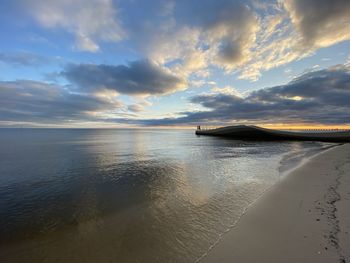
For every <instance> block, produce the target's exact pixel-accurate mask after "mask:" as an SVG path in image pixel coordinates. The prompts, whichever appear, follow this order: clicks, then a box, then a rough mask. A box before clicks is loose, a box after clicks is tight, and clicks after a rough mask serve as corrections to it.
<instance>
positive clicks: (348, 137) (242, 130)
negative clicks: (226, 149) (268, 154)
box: [195, 125, 350, 142]
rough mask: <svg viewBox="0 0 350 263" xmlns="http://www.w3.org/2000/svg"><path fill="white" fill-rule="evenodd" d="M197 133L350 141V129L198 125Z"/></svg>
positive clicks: (231, 136) (261, 137) (252, 137)
mask: <svg viewBox="0 0 350 263" xmlns="http://www.w3.org/2000/svg"><path fill="white" fill-rule="evenodd" d="M195 133H196V135H208V136H221V137H230V138H233V139H240V140H299V141H324V142H350V130H344V129H307V130H293V131H292V130H274V129H267V128H263V127H259V126H254V125H235V126H226V127H219V128H212V129H209V128H204V129H203V128H201V126H197V130H196V132H195Z"/></svg>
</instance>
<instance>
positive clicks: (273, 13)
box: [0, 0, 350, 127]
mask: <svg viewBox="0 0 350 263" xmlns="http://www.w3.org/2000/svg"><path fill="white" fill-rule="evenodd" d="M0 39H1V41H0V127H164V126H165V127H167V126H172V127H193V126H196V125H207V126H221V125H234V124H257V125H263V126H271V127H272V126H276V127H277V126H283V127H285V126H288V127H297V126H334V127H348V126H349V125H350V1H349V0H332V1H329V0H270V1H257V0H250V1H243V0H242V1H238V0H237V1H236V0H176V1H175V0H61V1H55V0H11V1H10V0H1V5H0Z"/></svg>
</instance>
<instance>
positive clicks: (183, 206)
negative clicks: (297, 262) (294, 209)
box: [0, 128, 334, 263]
mask: <svg viewBox="0 0 350 263" xmlns="http://www.w3.org/2000/svg"><path fill="white" fill-rule="evenodd" d="M332 146H334V144H330V143H321V142H297V141H268V142H259V141H242V140H233V139H225V138H219V137H209V136H197V135H195V133H194V130H188V129H187V130H180V129H20V128H18V129H12V128H10V129H0V260H1V262H36V263H38V262H200V260H201V258H202V257H203V255H205V254H206V253H208V251H209V250H210V249H211V248H212V247H213V246H215V244H217V243H218V242H220V239H221V237H222V236H223V235H225V233H226V232H228V231H230V230H232V229H233V228H234V226H235V224H236V223H237V221H238V220H239V218H240V216H241V215H242V214H243V213H244V212H245V210H246V209H248V207H249V206H250V205H251V204H252V203H253V202H254V201H255V200H257V199H258V198H259V197H260V196H261V195H262V194H263V193H264V192H265V191H267V190H268V189H269V188H270V187H271V186H273V185H274V184H276V183H277V182H278V181H279V180H283V178H284V177H285V176H288V175H287V174H288V171H290V170H291V169H294V168H295V167H297V166H298V165H299V164H300V163H302V162H305V160H307V159H308V158H310V157H311V156H313V155H315V154H317V153H319V152H321V151H323V150H325V149H328V148H329V147H332Z"/></svg>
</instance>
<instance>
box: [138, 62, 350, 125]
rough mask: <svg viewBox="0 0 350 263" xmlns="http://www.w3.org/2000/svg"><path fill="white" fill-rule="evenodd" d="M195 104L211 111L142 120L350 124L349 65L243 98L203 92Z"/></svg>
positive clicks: (155, 122)
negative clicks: (177, 116)
mask: <svg viewBox="0 0 350 263" xmlns="http://www.w3.org/2000/svg"><path fill="white" fill-rule="evenodd" d="M191 102H192V103H195V104H199V105H201V106H203V107H205V108H208V111H201V112H182V113H181V114H182V115H183V117H179V118H167V119H161V120H146V121H143V123H144V124H146V125H179V124H198V123H215V124H223V123H230V122H234V121H238V122H242V121H248V122H259V123H261V122H266V123H274V122H275V123H277V122H283V123H288V122H311V123H312V122H314V123H334V124H349V123H350V66H336V67H332V68H329V69H325V70H320V71H314V72H308V73H305V74H304V75H302V76H300V77H299V78H296V79H294V80H293V81H291V82H290V83H288V84H286V85H283V86H276V87H272V88H266V89H261V90H258V91H255V92H252V93H251V94H250V95H249V96H247V97H245V98H241V97H238V96H235V95H230V94H220V93H219V94H204V95H198V96H195V97H192V99H191Z"/></svg>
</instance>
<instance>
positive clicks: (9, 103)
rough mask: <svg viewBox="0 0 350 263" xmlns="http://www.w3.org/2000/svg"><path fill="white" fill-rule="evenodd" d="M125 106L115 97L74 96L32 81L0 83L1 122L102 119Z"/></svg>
mask: <svg viewBox="0 0 350 263" xmlns="http://www.w3.org/2000/svg"><path fill="white" fill-rule="evenodd" d="M122 107H123V104H122V103H121V102H120V101H119V100H117V99H116V98H114V99H111V98H109V99H108V98H105V97H101V96H94V95H93V94H87V93H73V92H69V90H67V89H66V88H65V87H62V86H59V85H52V84H47V83H44V82H37V81H29V80H17V81H1V82H0V115H1V121H25V122H31V121H33V122H44V123H61V122H63V123H64V122H67V121H71V120H74V121H81V120H83V121H84V120H103V118H104V117H105V115H106V116H108V113H109V112H113V111H117V110H119V109H121V108H122Z"/></svg>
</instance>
